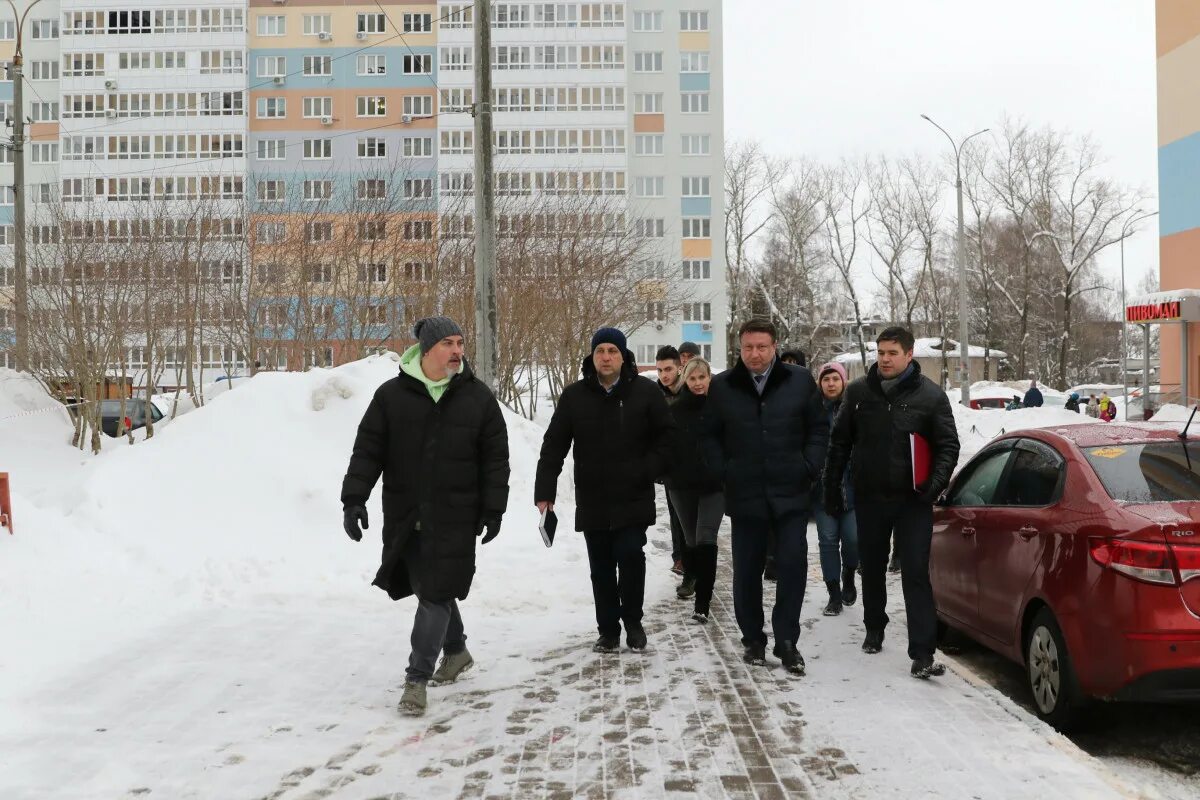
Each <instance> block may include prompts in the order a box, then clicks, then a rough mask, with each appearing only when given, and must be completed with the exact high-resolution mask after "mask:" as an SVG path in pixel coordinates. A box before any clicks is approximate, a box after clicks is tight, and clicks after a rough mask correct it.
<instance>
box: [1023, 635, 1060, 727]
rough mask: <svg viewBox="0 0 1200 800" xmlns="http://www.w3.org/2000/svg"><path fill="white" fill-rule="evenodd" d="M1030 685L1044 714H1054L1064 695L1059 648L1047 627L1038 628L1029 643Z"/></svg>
mask: <svg viewBox="0 0 1200 800" xmlns="http://www.w3.org/2000/svg"><path fill="white" fill-rule="evenodd" d="M1029 685H1030V686H1031V687H1032V688H1033V699H1034V702H1036V703H1037V706H1038V708H1039V709H1040V710H1041V712H1042V713H1043V714H1053V713H1054V709H1055V708H1056V707H1057V706H1058V700H1059V696H1060V695H1061V693H1062V670H1061V666H1060V665H1059V661H1058V646H1057V645H1055V644H1054V637H1053V636H1052V635H1051V634H1050V631H1049V630H1047V629H1046V628H1045V627H1040V626H1039V627H1037V628H1035V629H1034V631H1033V635H1032V636H1031V637H1030V641H1029Z"/></svg>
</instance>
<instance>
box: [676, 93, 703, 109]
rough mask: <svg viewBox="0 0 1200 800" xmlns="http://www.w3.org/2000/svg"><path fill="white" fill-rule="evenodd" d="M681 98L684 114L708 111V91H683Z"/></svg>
mask: <svg viewBox="0 0 1200 800" xmlns="http://www.w3.org/2000/svg"><path fill="white" fill-rule="evenodd" d="M679 99H680V105H681V106H682V108H681V110H682V111H683V113H684V114H707V113H708V92H682V93H681V94H680V95H679Z"/></svg>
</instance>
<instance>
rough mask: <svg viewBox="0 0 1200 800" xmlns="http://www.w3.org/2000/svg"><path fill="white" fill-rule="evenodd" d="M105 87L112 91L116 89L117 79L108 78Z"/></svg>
mask: <svg viewBox="0 0 1200 800" xmlns="http://www.w3.org/2000/svg"><path fill="white" fill-rule="evenodd" d="M104 88H105V89H107V90H108V91H110V92H111V91H114V90H115V89H116V88H117V82H116V81H115V80H107V81H105V82H104Z"/></svg>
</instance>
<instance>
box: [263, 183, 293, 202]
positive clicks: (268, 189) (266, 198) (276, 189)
mask: <svg viewBox="0 0 1200 800" xmlns="http://www.w3.org/2000/svg"><path fill="white" fill-rule="evenodd" d="M257 196H258V202H260V203H282V202H283V201H284V199H285V197H286V189H285V187H284V183H283V181H259V182H258V193H257Z"/></svg>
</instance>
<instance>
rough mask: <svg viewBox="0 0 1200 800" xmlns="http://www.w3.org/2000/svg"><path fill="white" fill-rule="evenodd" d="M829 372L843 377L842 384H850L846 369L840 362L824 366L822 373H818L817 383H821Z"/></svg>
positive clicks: (832, 362) (831, 362)
mask: <svg viewBox="0 0 1200 800" xmlns="http://www.w3.org/2000/svg"><path fill="white" fill-rule="evenodd" d="M827 372H836V373H837V374H838V375H841V376H842V383H849V378H847V377H846V368H845V367H844V366H842V363H841V362H840V361H830V362H829V363H828V364H825V365H824V366H822V367H821V370H820V372H818V373H817V381H818V382H820V380H821V378H824V377H825V373H827Z"/></svg>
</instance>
